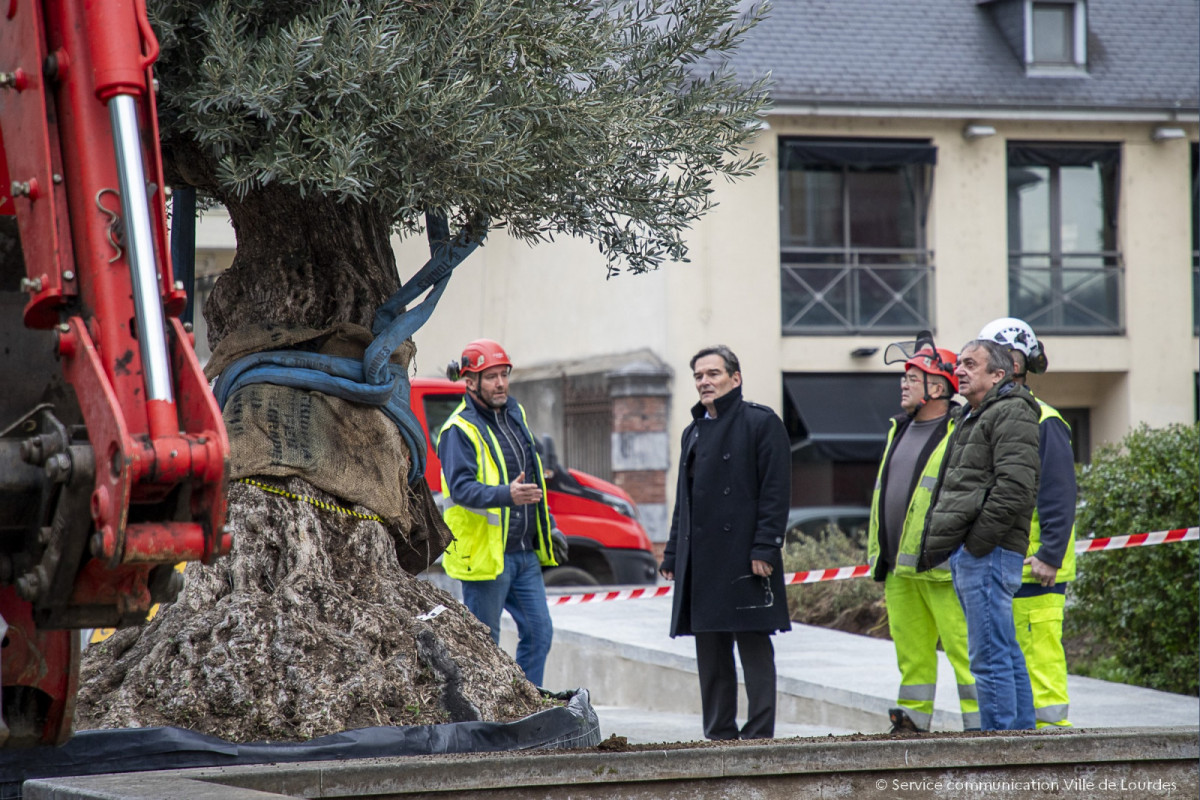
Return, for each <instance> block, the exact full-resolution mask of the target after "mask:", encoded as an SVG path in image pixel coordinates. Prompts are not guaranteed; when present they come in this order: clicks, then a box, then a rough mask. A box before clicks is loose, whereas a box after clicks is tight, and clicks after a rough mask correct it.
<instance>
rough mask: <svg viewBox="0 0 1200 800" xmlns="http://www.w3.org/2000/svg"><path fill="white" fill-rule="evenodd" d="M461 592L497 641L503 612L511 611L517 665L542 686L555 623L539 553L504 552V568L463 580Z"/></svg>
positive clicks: (464, 601) (465, 600)
mask: <svg viewBox="0 0 1200 800" xmlns="http://www.w3.org/2000/svg"><path fill="white" fill-rule="evenodd" d="M462 592H463V603H464V604H465V605H466V606H467V608H469V609H470V610H471V613H472V614H474V615H475V616H476V617H478V618H479V621H480V622H482V623H483V624H484V625H487V626H488V627H489V628H491V629H492V639H493V640H494V641H495V642H496V644H500V612H501V611H505V610H506V611H508V613H509V614H512V618H513V619H514V620H516V623H517V665H518V666H520V667H521V669H523V670H525V677H526V678H528V679H529V682H530V683H532V684H533V685H534V686H541V685H542V678H543V675H544V673H545V671H546V656H547V655H548V654H549V653H550V640H551V639H553V638H554V623H552V622H551V621H550V608H549V606H547V605H546V584H544V583H542V565H541V564H539V563H538V558H537V554H536V553H534V552H532V551H528V550H527V551H525V552H519V553H505V554H504V571H503V572H501V573H500V574H499V575H497V576H496V578H495V579H494V580H490V581H463V582H462Z"/></svg>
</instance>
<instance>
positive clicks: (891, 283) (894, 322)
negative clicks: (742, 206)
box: [780, 247, 933, 334]
mask: <svg viewBox="0 0 1200 800" xmlns="http://www.w3.org/2000/svg"><path fill="white" fill-rule="evenodd" d="M781 270H782V274H781V276H780V277H781V281H782V287H781V288H782V290H783V291H782V294H783V309H782V315H783V332H784V333H785V334H789V333H790V334H829V333H833V334H854V333H912V332H913V331H917V330H922V329H929V330H932V329H933V252H932V251H929V250H915V249H900V248H870V247H857V248H842V247H784V248H782V265H781Z"/></svg>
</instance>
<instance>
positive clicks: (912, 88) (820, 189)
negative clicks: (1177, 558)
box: [396, 0, 1200, 541]
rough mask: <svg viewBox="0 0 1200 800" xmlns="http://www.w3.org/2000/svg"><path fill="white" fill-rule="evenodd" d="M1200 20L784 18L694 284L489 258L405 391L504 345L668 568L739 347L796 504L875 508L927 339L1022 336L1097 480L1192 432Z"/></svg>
mask: <svg viewBox="0 0 1200 800" xmlns="http://www.w3.org/2000/svg"><path fill="white" fill-rule="evenodd" d="M1197 9H1198V6H1197V4H1196V2H1195V0H1141V1H1140V2H1138V3H1129V2H1122V0H1067V1H1066V2H1062V1H1057V2H1040V0H979V1H978V2H976V1H975V0H906V1H902V0H775V2H774V4H773V10H772V12H771V17H770V19H769V20H768V21H767V22H766V23H764V24H763V25H760V26H758V28H756V29H755V30H754V31H753V32H752V33H751V34H750V35H749V36H748V37H747V39H746V41H745V42H744V44H743V45H742V47H741V49H740V50H739V52H738V54H737V56H736V57H735V60H734V61H733V63H732V66H733V67H734V68H735V69H737V70H738V72H739V74H743V75H745V76H746V77H747V78H752V77H755V76H757V75H760V74H762V73H765V72H768V71H769V72H770V73H771V75H772V77H773V81H774V83H773V88H772V101H773V108H772V110H771V111H770V112H769V113H768V114H767V115H766V116H765V117H764V121H763V126H762V129H761V130H760V131H759V132H758V134H757V136H756V139H755V141H754V143H753V147H754V149H755V150H757V151H758V152H760V153H761V154H762V155H763V156H764V157H765V159H766V161H765V164H764V165H763V166H762V167H761V168H760V169H759V170H758V172H757V173H756V174H755V175H754V176H752V177H751V178H749V179H746V180H743V181H741V182H738V183H732V184H730V183H720V184H718V185H717V186H716V187H715V191H716V200H717V201H718V206H717V208H716V209H715V210H714V211H713V212H712V213H710V214H709V215H708V216H706V217H705V218H704V219H703V220H701V221H700V222H699V223H698V224H697V225H696V227H695V229H694V230H693V231H692V232H691V234H690V236H689V245H690V262H688V263H673V264H667V265H664V266H663V268H661V269H660V270H658V271H657V272H654V273H651V274H647V275H639V276H633V275H619V276H617V277H615V278H611V279H609V278H607V277H606V269H605V264H604V260H603V258H602V257H601V256H600V255H599V253H598V252H597V251H596V249H595V247H594V246H592V245H590V244H588V243H586V242H582V241H572V240H567V241H557V242H555V243H553V244H544V245H540V246H537V247H528V246H526V245H524V244H522V243H519V242H515V241H512V240H510V239H507V238H506V237H505V236H504V235H503V233H502V232H500V233H494V234H493V235H492V236H491V237H489V239H488V241H487V243H486V245H485V246H484V247H483V248H481V249H480V250H478V251H477V252H476V253H475V254H473V255H472V256H471V257H470V259H469V260H468V261H467V262H466V263H465V264H463V265H462V266H461V267H459V269H458V271H457V272H456V274H455V277H454V279H453V280H452V281H451V283H450V286H449V288H448V290H447V292H446V294H445V295H444V297H443V299H442V301H441V305H440V306H439V311H438V313H437V314H435V315H434V318H433V319H432V320H431V321H430V322H429V323H428V324H426V326H425V327H424V328H423V329H422V330H421V331H420V332H419V333H418V334H417V335H416V337H415V338H416V341H417V345H418V356H417V362H416V369H417V372H418V374H422V375H434V374H440V373H441V370H442V368H443V367H444V365H445V364H446V362H447V361H448V360H450V359H451V358H453V357H455V356H456V355H457V353H458V352H459V351H460V350H461V347H462V345H463V344H464V343H465V342H467V341H469V340H470V339H473V338H476V337H481V336H486V337H489V338H493V339H497V340H499V341H500V342H502V343H503V344H504V345H505V347H506V348H507V349H508V351H509V353H510V355H511V356H512V357H513V359H514V361H515V362H516V364H517V367H518V369H517V370H516V372H515V373H514V383H515V386H514V389H513V392H514V394H515V395H516V396H517V397H519V398H522V399H523V400H524V399H526V395H528V397H529V399H530V401H536V402H531V403H530V404H531V406H532V408H531V415H532V416H533V417H534V419H533V423H534V425H535V430H538V432H543V431H544V432H553V433H554V434H555V436H556V439H558V441H559V454H560V456H562V457H563V461H564V462H565V463H567V464H568V465H571V466H581V467H582V468H584V469H587V470H588V471H592V472H598V473H599V474H602V475H603V474H604V471H603V469H602V467H603V466H604V463H603V461H604V459H605V458H607V459H608V460H609V463H610V467H611V469H610V472H609V474H610V475H611V476H612V477H613V478H614V479H618V482H622V481H624V482H625V485H627V486H629V487H631V490H632V489H636V491H635V492H634V498H635V500H639V502H642V503H643V504H645V505H648V506H650V507H651V509H652V513H651V514H650V515H649V517H650V518H649V519H648V520H647V522H648V524H647V528H648V530H649V531H650V533H651V536H652V538H654V539H656V540H659V541H663V540H665V538H666V535H667V530H666V526H667V523H668V521H669V514H668V513H667V510H668V509H669V508H670V505H671V503H672V502H673V497H672V496H671V494H672V490H673V487H672V481H671V479H670V477H669V475H670V471H671V470H672V469H673V462H674V459H675V458H676V457H677V453H678V436H679V433H680V431H681V430H682V429H683V427H684V425H685V424H686V422H687V420H688V419H689V408H690V407H691V406H692V405H693V404H694V403H695V401H696V394H695V391H694V388H693V386H692V382H691V379H690V370H689V368H688V360H689V358H690V357H691V355H692V354H693V353H694V352H695V351H696V350H698V349H699V348H700V347H702V346H705V345H710V344H715V343H724V344H727V345H729V346H730V347H732V348H733V350H734V351H735V352H737V353H738V355H739V356H740V357H741V361H742V371H743V378H744V387H745V394H746V396H747V397H748V398H750V399H753V400H756V401H758V402H761V403H764V404H767V405H770V406H772V407H773V408H774V409H776V410H777V411H778V412H779V413H780V415H781V416H782V417H784V419H785V421H786V422H787V424H788V428H789V432H790V433H791V435H792V440H793V453H794V470H793V472H794V480H793V504H794V505H830V504H864V503H865V502H866V501H867V500H868V498H869V492H870V487H871V484H872V482H873V480H874V471H875V465H876V463H877V459H878V458H879V455H880V454H881V452H882V446H883V441H884V431H885V429H886V420H887V418H888V417H889V416H891V415H893V414H895V413H897V412H898V411H899V380H898V376H899V370H900V366H899V365H885V364H884V363H883V361H882V356H883V353H884V350H885V349H886V346H887V344H888V343H890V342H892V341H896V340H902V339H913V338H914V337H915V334H916V333H917V332H918V331H919V330H922V329H928V330H932V331H933V333H934V335H935V338H936V340H937V342H938V344H939V345H940V346H944V347H949V348H951V349H954V350H957V349H959V348H960V347H961V346H962V345H963V344H964V343H965V342H966V341H968V340H969V339H971V338H973V337H974V336H975V335H976V334H977V333H978V331H979V329H980V328H981V327H982V326H983V324H984V323H986V322H987V321H989V320H991V319H993V318H995V317H1000V316H1019V317H1022V318H1024V319H1026V320H1027V321H1028V322H1029V323H1030V324H1031V325H1032V326H1033V327H1034V329H1035V330H1036V331H1037V333H1038V335H1039V338H1042V339H1044V341H1045V345H1046V350H1047V353H1048V356H1049V362H1050V369H1049V372H1048V373H1047V374H1045V375H1037V376H1032V378H1031V380H1030V385H1031V387H1032V388H1033V389H1034V391H1035V392H1036V393H1037V394H1038V395H1039V396H1040V397H1043V398H1044V399H1046V400H1047V401H1048V402H1050V403H1052V404H1053V405H1055V406H1057V407H1058V408H1060V409H1061V410H1063V411H1064V414H1065V416H1066V417H1067V419H1068V421H1069V422H1070V423H1071V424H1072V427H1073V430H1074V435H1075V440H1076V451H1077V452H1076V455H1077V459H1078V460H1080V461H1086V460H1088V458H1089V455H1090V452H1091V450H1092V449H1093V448H1094V447H1096V446H1097V445H1098V444H1101V443H1104V442H1111V441H1116V440H1119V439H1120V438H1122V437H1123V436H1124V435H1125V434H1126V433H1127V432H1128V431H1129V430H1130V429H1131V428H1132V427H1134V426H1136V425H1138V424H1140V423H1146V424H1148V425H1150V426H1154V427H1157V426H1162V425H1166V424H1169V423H1175V422H1192V421H1194V420H1195V419H1196V418H1197V369H1198V364H1200V344H1198V339H1197V335H1196V334H1197V315H1198V313H1200V290H1198V288H1197V282H1198V279H1200V256H1198V252H1200V244H1198V238H1197V207H1196V198H1197V144H1196V142H1197V139H1198V138H1200V129H1198V125H1197V121H1198V107H1200V103H1198V97H1200V88H1198V87H1200V66H1198V65H1200V45H1198V44H1197V37H1196V31H1197V29H1198V27H1200V14H1198V10H1197ZM396 249H397V255H398V260H399V263H400V269H401V273H402V276H403V275H408V274H411V273H412V272H413V271H415V270H416V269H417V268H418V267H419V266H420V265H421V264H422V263H423V261H424V259H425V254H426V250H425V244H424V242H423V241H419V240H410V241H399V240H398V241H397V242H396ZM631 371H632V372H631ZM639 371H640V372H639ZM630 374H633V375H635V376H636V377H635V378H633V379H631V378H630V377H629V376H630ZM633 385H636V386H638V387H640V388H638V389H636V391H639V392H643V394H641V395H636V394H630V393H629V392H630V391H631V390H630V389H629V387H630V386H633ZM631 409H633V410H632V411H631ZM606 415H607V416H608V419H609V420H610V425H609V428H608V430H607V431H606V430H605V428H604V424H603V423H604V419H605V416H606ZM585 417H586V419H585ZM585 426H586V427H587V429H588V431H590V432H588V433H586V434H585V433H583V432H582V431H583V428H584V427H585ZM597 431H598V432H597ZM635 434H636V435H635ZM605 435H607V436H608V444H609V446H608V450H607V455H605V453H604V448H603V441H600V440H602V439H603V438H604V436H605ZM564 443H565V446H564ZM597 454H599V455H597ZM597 458H599V459H600V460H599V462H596V461H595V459H597ZM575 462H579V463H578V464H576V463H575ZM635 474H636V475H635ZM622 476H626V477H622Z"/></svg>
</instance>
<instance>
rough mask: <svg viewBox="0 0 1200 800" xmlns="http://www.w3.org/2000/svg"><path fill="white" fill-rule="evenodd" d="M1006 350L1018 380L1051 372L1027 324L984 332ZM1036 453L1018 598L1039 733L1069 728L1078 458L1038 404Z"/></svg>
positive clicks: (1056, 421)
mask: <svg viewBox="0 0 1200 800" xmlns="http://www.w3.org/2000/svg"><path fill="white" fill-rule="evenodd" d="M979 338H980V339H990V340H992V341H994V342H999V343H1000V344H1002V345H1004V346H1005V347H1007V348H1008V349H1009V350H1010V351H1011V352H1012V356H1013V379H1014V380H1015V381H1016V382H1017V383H1020V384H1022V385H1023V384H1024V383H1025V376H1026V374H1027V373H1030V372H1032V373H1034V374H1035V375H1038V374H1041V373H1043V372H1045V371H1046V367H1047V365H1048V362H1047V360H1046V349H1045V347H1043V345H1042V343H1041V342H1039V341H1038V339H1037V336H1035V335H1034V332H1033V328H1031V327H1030V326H1029V324H1028V323H1027V322H1025V321H1023V320H1019V319H1014V318H1012V317H1003V318H1001V319H995V320H992V321H991V322H989V323H988V324H987V325H985V326H984V327H983V330H982V331H980V332H979ZM1038 405H1039V406H1040V407H1041V419H1040V420H1038V449H1039V452H1040V456H1041V460H1042V472H1041V479H1040V482H1039V484H1038V494H1037V506H1036V507H1035V508H1034V511H1033V524H1032V525H1031V526H1030V528H1029V551H1028V552H1027V553H1026V554H1025V555H1026V558H1025V571H1024V574H1022V576H1021V581H1022V583H1021V588H1020V590H1018V591H1017V594H1016V597H1014V598H1013V622H1014V623H1015V624H1016V628H1017V641H1018V643H1020V645H1021V652H1023V653H1024V654H1025V666H1026V668H1027V669H1028V670H1029V684H1030V688H1031V689H1033V710H1034V716H1035V718H1036V719H1037V726H1038V727H1039V728H1045V727H1048V726H1056V727H1060V728H1067V727H1070V726H1071V723H1070V722H1069V721H1068V719H1067V716H1068V711H1069V708H1070V697H1069V696H1068V694H1067V656H1066V652H1065V651H1064V650H1063V643H1062V631H1063V609H1064V607H1065V606H1066V597H1067V594H1066V592H1067V582H1068V581H1073V580H1075V496H1076V492H1077V487H1076V484H1075V455H1074V451H1073V450H1072V448H1071V428H1070V426H1069V425H1067V422H1066V420H1064V419H1063V417H1062V414H1060V413H1059V412H1058V410H1057V409H1055V408H1054V407H1052V406H1050V405H1047V404H1046V403H1044V402H1042V401H1041V400H1038Z"/></svg>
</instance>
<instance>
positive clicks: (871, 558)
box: [867, 417, 954, 581]
mask: <svg viewBox="0 0 1200 800" xmlns="http://www.w3.org/2000/svg"><path fill="white" fill-rule="evenodd" d="M898 427H899V423H898V422H897V421H896V420H894V419H893V420H892V429H891V430H890V431H888V437H887V444H886V445H885V447H884V451H883V458H882V459H880V461H879V472H878V473H877V474H876V476H875V491H874V492H873V493H872V495H871V522H870V527H869V528H868V533H867V563H868V564H870V566H871V571H872V573H873V572H874V571H875V562H876V561H877V560H878V558H879V553H880V550H881V548H882V544H881V543H880V541H879V515H880V513H881V511H880V508H879V504H880V502H881V500H882V481H883V467H884V465H885V464H887V461H888V456H889V455H891V452H892V444H893V443H894V442H895V438H896V429H897V428H898ZM953 431H954V418H953V417H951V419H950V421H949V422H948V423H947V425H946V435H945V436H943V437H942V440H941V441H940V442H938V443H937V446H936V447H934V449H933V452H931V453H930V454H929V461H927V462H926V463H925V468H924V469H923V470H922V471H921V477H920V478H919V479H918V480H917V485H916V487H915V488H914V489H913V494H912V497H911V498H909V501H908V510H907V511H906V512H905V514H904V528H903V529H902V530H901V531H900V547H899V549H898V550H897V552H896V563H895V564H894V565H893V569H892V571H893V572H895V573H896V574H897V575H907V576H909V577H915V578H924V579H925V580H931V581H948V580H950V565H949V563H946V562H943V563H942V564H939V565H938V566H936V567H934V568H933V569H931V570H928V571H926V572H920V573H918V572H917V561H918V559H919V558H920V557H921V536H922V534H923V533H924V531H925V520H926V517H928V516H929V511H930V507H931V502H932V500H933V490H934V488H936V487H937V482H938V475H939V473H940V472H941V471H942V459H943V458H945V456H946V444H947V443H948V442H949V441H950V434H951V433H952V432H953Z"/></svg>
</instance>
